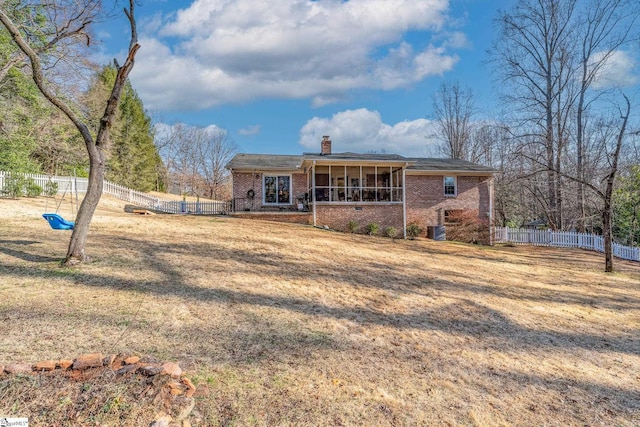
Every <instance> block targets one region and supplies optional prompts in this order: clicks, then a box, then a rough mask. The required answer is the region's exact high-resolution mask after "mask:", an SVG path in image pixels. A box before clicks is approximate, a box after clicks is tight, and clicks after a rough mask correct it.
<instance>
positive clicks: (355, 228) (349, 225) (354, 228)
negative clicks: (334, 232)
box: [347, 221, 359, 233]
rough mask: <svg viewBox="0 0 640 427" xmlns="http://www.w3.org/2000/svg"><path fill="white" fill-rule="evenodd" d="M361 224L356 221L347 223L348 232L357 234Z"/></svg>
mask: <svg viewBox="0 0 640 427" xmlns="http://www.w3.org/2000/svg"><path fill="white" fill-rule="evenodd" d="M358 227H359V224H358V223H357V222H356V221H349V222H348V223H347V230H348V231H349V233H355V232H356V231H358Z"/></svg>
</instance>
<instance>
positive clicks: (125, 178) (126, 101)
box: [86, 66, 164, 191]
mask: <svg viewBox="0 0 640 427" xmlns="http://www.w3.org/2000/svg"><path fill="white" fill-rule="evenodd" d="M115 77H116V70H115V68H113V67H112V66H107V67H105V68H103V69H102V70H101V71H100V72H99V73H98V75H97V76H96V79H95V82H94V85H93V86H92V87H91V89H90V90H89V94H88V96H87V100H86V103H87V106H88V109H89V111H100V107H101V106H102V105H104V102H105V100H106V99H107V97H108V88H109V87H112V86H113V82H114V81H115ZM93 117H98V116H97V115H93ZM162 168H163V166H162V160H161V158H160V155H159V153H158V150H157V148H156V146H155V144H154V133H153V127H152V123H151V118H150V117H149V116H148V115H147V113H146V112H145V110H144V105H143V104H142V100H141V99H140V97H139V96H138V94H137V93H136V91H135V90H134V89H133V87H132V86H131V83H130V82H129V81H127V83H126V85H125V87H124V90H123V92H122V96H121V98H120V104H119V105H118V112H117V115H116V118H115V120H114V123H113V126H112V128H111V146H110V147H109V159H108V161H107V172H106V177H107V179H108V180H110V181H113V182H115V183H117V184H120V185H124V186H126V187H129V188H133V189H136V190H139V191H151V190H163V189H164V182H163V181H162V179H161V174H160V173H159V172H160V171H161V170H162Z"/></svg>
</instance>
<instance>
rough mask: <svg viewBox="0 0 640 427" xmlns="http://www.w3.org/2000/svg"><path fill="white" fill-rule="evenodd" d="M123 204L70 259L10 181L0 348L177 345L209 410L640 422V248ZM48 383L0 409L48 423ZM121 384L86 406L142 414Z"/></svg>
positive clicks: (325, 421)
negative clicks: (357, 229)
mask: <svg viewBox="0 0 640 427" xmlns="http://www.w3.org/2000/svg"><path fill="white" fill-rule="evenodd" d="M122 206H123V204H121V203H120V202H117V201H114V200H110V199H105V200H104V201H103V202H102V204H101V207H100V209H99V210H98V212H97V214H96V216H95V218H94V222H93V225H92V230H91V234H90V239H89V245H88V248H87V251H88V253H89V254H90V255H92V256H93V261H92V262H91V263H88V264H85V265H82V266H80V267H77V268H73V269H70V268H61V267H60V266H59V260H60V258H61V257H62V256H63V255H64V253H65V250H66V245H67V243H68V238H69V235H70V234H69V232H65V231H53V230H50V229H49V228H48V225H47V224H46V222H45V221H44V220H43V219H41V218H40V217H39V214H40V213H42V212H43V209H44V201H43V199H36V200H0V217H1V218H2V220H1V221H0V318H1V319H2V329H3V330H2V341H1V343H2V345H0V363H2V362H4V363H8V362H35V361H38V360H42V359H59V358H66V357H73V356H74V355H77V354H80V353H84V352H93V351H100V352H103V353H119V352H131V353H136V354H151V355H153V356H155V357H157V358H159V359H162V360H173V361H179V362H180V363H181V364H182V366H183V367H186V368H187V369H188V371H189V374H190V376H191V378H193V379H194V382H197V383H198V385H199V388H200V391H199V394H200V397H198V398H197V403H196V409H195V410H194V412H193V414H192V416H191V421H192V422H193V423H194V424H195V425H309V426H311V425H313V426H316V425H362V426H372V425H477V426H495V425H621V426H632V425H638V424H640V392H639V387H638V384H640V374H639V372H640V338H639V337H640V266H639V265H638V264H637V263H635V264H634V263H629V262H623V261H617V263H616V268H617V269H618V272H617V273H615V274H605V273H603V272H602V269H603V261H602V259H601V256H600V255H598V254H595V253H591V252H584V251H580V250H560V249H547V248H536V247H481V246H472V245H466V244H455V243H448V242H431V241H427V240H416V241H402V240H395V241H392V240H391V239H386V238H381V237H370V236H360V235H348V234H341V233H335V232H329V231H323V230H319V229H314V228H311V227H306V226H299V225H287V224H278V223H269V222H261V221H252V220H241V219H230V218H219V217H195V216H169V215H156V216H138V215H132V214H125V213H124V212H123V211H122ZM63 214H64V213H63ZM78 387H79V386H78ZM113 387H116V385H114V386H113ZM36 390H38V389H36V388H33V387H27V386H24V385H21V383H20V382H19V381H16V380H13V381H8V382H7V381H3V380H2V378H0V415H5V416H6V415H9V416H28V417H29V418H30V422H31V423H32V424H31V425H34V426H37V425H46V424H39V423H38V419H39V418H38V417H39V413H42V409H39V410H36V409H34V408H36V406H34V405H32V404H29V405H27V404H26V403H25V402H32V401H33V399H34V395H33V393H37V391H36ZM40 393H41V394H39V395H37V396H38V397H39V398H41V399H45V397H46V396H47V395H46V394H45V393H43V392H40ZM122 396H123V397H122V400H123V402H122V405H120V406H119V407H118V408H117V413H115V412H114V413H112V412H111V411H112V409H111V408H110V407H109V405H104V406H102V407H101V408H100V409H99V411H102V412H100V414H99V415H100V417H98V418H96V416H95V414H93V418H92V419H100V420H102V421H103V422H111V423H112V424H116V425H117V424H118V423H119V424H121V425H146V424H145V423H147V421H148V420H147V419H146V418H144V417H142V416H140V414H143V413H145V411H144V410H143V408H140V407H137V406H136V405H137V403H136V402H135V401H133V400H127V399H129V398H128V397H126V396H129V395H128V394H125V393H123V394H122ZM103 399H104V400H105V401H106V397H104V396H103ZM76 405H77V402H76ZM87 405H88V404H87ZM47 407H48V408H49V411H50V412H51V411H53V412H54V413H55V411H56V408H58V407H60V403H59V401H56V400H55V399H54V398H53V397H52V398H51V402H50V404H49V405H48V406H47ZM123 408H129V409H128V410H125V409H123ZM76 409H77V411H79V412H78V413H82V411H83V410H84V411H85V412H84V415H83V416H84V417H85V418H86V419H89V418H87V414H86V411H89V409H86V408H84V409H83V408H82V407H78V408H76ZM96 410H97V409H92V411H94V412H95V411H96ZM58 413H59V419H60V420H61V421H60V424H59V425H67V424H64V422H63V421H62V420H64V419H65V418H64V413H63V411H62V410H59V411H58ZM47 419H48V420H51V419H55V418H51V416H50V417H49V418H47ZM69 425H71V424H69ZM88 425H95V424H88Z"/></svg>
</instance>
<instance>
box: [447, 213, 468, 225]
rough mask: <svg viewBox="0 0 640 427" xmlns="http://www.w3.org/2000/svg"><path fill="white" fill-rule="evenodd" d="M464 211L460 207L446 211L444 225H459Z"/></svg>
mask: <svg viewBox="0 0 640 427" xmlns="http://www.w3.org/2000/svg"><path fill="white" fill-rule="evenodd" d="M463 215H464V212H463V211H462V210H460V209H452V210H445V211H444V225H458V224H461V223H462V217H463Z"/></svg>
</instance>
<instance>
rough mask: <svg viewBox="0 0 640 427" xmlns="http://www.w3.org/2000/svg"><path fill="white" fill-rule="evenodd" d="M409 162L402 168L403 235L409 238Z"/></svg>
mask: <svg viewBox="0 0 640 427" xmlns="http://www.w3.org/2000/svg"><path fill="white" fill-rule="evenodd" d="M407 165H408V163H407V164H405V165H404V166H403V168H402V235H403V236H404V239H406V238H407Z"/></svg>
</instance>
